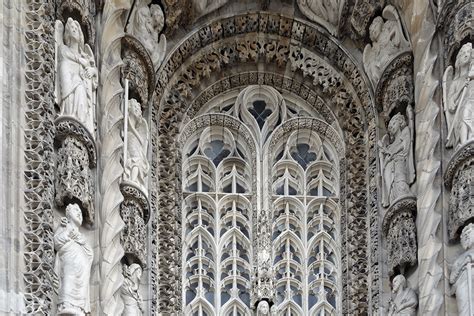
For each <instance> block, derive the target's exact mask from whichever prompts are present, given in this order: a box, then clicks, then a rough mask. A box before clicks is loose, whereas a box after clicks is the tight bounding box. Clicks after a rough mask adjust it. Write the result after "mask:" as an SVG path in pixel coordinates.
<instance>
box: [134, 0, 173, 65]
mask: <svg viewBox="0 0 474 316" xmlns="http://www.w3.org/2000/svg"><path fill="white" fill-rule="evenodd" d="M150 2H151V1H150V0H141V1H138V2H137V4H136V5H135V8H134V9H133V11H132V14H131V15H130V22H129V24H128V26H127V32H128V33H130V34H132V35H133V36H135V37H136V38H137V39H138V40H139V41H140V42H141V43H142V44H143V46H145V48H146V49H147V51H148V54H149V55H150V58H151V60H152V61H153V65H154V67H155V69H157V68H159V67H160V65H161V63H162V62H163V59H164V57H165V54H166V37H165V35H164V34H161V35H160V33H161V31H162V30H163V26H164V25H165V17H164V14H163V10H162V9H161V7H160V6H159V5H157V4H152V5H151V6H149V4H150Z"/></svg>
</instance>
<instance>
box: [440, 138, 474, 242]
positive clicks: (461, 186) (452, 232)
mask: <svg viewBox="0 0 474 316" xmlns="http://www.w3.org/2000/svg"><path fill="white" fill-rule="evenodd" d="M444 184H445V186H446V187H447V188H448V189H450V190H451V196H450V198H449V217H448V236H449V239H450V240H452V241H453V240H455V239H457V238H458V236H459V235H460V233H461V230H462V229H463V227H464V226H465V225H467V224H468V223H469V222H472V221H473V220H474V141H470V142H468V143H467V144H465V145H463V146H462V147H461V148H459V149H458V150H457V151H456V152H455V154H454V156H453V157H452V158H451V160H450V161H449V163H448V166H447V168H446V172H445V174H444Z"/></svg>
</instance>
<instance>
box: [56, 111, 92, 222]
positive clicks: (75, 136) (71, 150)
mask: <svg viewBox="0 0 474 316" xmlns="http://www.w3.org/2000/svg"><path fill="white" fill-rule="evenodd" d="M55 124H56V136H55V141H56V144H57V145H56V146H57V148H58V151H57V158H56V162H57V163H56V178H55V188H56V194H55V201H56V204H57V205H58V206H64V205H67V204H68V203H71V202H74V203H78V204H79V205H80V206H81V209H82V211H83V215H84V222H85V224H87V225H89V226H91V225H93V224H94V192H95V190H94V182H93V178H92V169H94V168H95V166H96V164H97V158H96V149H95V143H94V141H93V138H92V136H91V135H90V134H89V132H88V131H87V129H86V128H85V127H84V126H83V125H82V124H81V123H79V122H78V121H76V120H75V119H73V118H69V117H60V118H58V119H57V120H56V121H55Z"/></svg>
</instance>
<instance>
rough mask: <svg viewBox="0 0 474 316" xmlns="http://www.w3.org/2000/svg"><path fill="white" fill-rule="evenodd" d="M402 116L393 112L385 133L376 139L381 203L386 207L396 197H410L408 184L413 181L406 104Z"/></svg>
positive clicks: (410, 113)
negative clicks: (380, 182) (380, 181)
mask: <svg viewBox="0 0 474 316" xmlns="http://www.w3.org/2000/svg"><path fill="white" fill-rule="evenodd" d="M407 116H408V124H407V121H406V120H405V117H404V116H403V115H402V114H400V113H397V114H395V115H394V116H393V117H392V118H391V120H390V122H389V124H388V134H386V135H384V137H383V138H382V140H381V141H380V142H379V155H380V166H381V168H382V205H383V206H384V207H388V206H390V205H392V203H393V202H394V201H395V200H397V199H398V198H401V197H404V196H411V193H410V184H411V183H413V181H414V180H415V163H414V153H413V141H414V115H413V109H412V107H411V106H408V107H407Z"/></svg>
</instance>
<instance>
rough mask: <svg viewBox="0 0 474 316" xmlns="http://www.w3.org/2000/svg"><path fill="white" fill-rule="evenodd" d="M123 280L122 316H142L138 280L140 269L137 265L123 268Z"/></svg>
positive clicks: (133, 264)
mask: <svg viewBox="0 0 474 316" xmlns="http://www.w3.org/2000/svg"><path fill="white" fill-rule="evenodd" d="M124 274H125V280H124V281H123V284H122V289H121V293H122V299H123V303H124V305H125V307H124V310H123V313H122V315H124V316H141V315H143V306H142V303H143V302H142V297H141V296H140V291H139V289H140V279H141V277H142V268H141V267H140V265H139V264H136V263H132V264H131V265H130V266H129V267H127V266H124Z"/></svg>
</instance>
